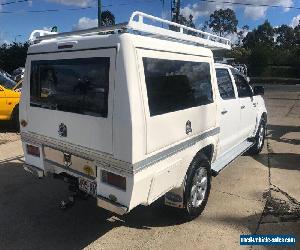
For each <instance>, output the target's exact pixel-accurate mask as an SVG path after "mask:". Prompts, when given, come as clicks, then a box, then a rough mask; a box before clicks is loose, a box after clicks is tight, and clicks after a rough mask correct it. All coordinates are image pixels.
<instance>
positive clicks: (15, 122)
mask: <svg viewBox="0 0 300 250" xmlns="http://www.w3.org/2000/svg"><path fill="white" fill-rule="evenodd" d="M11 123H12V126H13V127H14V128H15V129H16V130H17V131H19V130H20V122H19V105H17V106H16V107H15V108H14V110H13V112H12V117H11Z"/></svg>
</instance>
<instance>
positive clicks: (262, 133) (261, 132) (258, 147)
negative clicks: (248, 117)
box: [248, 119, 266, 155]
mask: <svg viewBox="0 0 300 250" xmlns="http://www.w3.org/2000/svg"><path fill="white" fill-rule="evenodd" d="M265 138H266V122H265V121H264V120H263V119H262V120H261V122H260V124H259V127H258V130H257V132H256V135H255V138H254V145H253V146H252V147H251V148H250V149H249V151H248V153H249V154H251V155H256V154H259V153H260V152H261V151H262V149H263V147H264V143H265Z"/></svg>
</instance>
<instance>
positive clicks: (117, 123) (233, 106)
mask: <svg viewBox="0 0 300 250" xmlns="http://www.w3.org/2000/svg"><path fill="white" fill-rule="evenodd" d="M145 20H147V22H146V21H145ZM153 22H154V23H155V22H156V23H159V24H158V25H156V26H155V25H154V24H153ZM149 23H151V24H149ZM162 25H164V26H165V27H166V28H163V27H162ZM169 26H173V30H174V29H176V30H177V31H178V32H176V31H172V30H171V29H169ZM31 40H32V41H33V42H32V45H31V46H30V48H29V50H28V57H27V61H26V73H25V84H24V86H23V89H22V100H21V106H20V124H21V137H22V142H23V149H24V154H25V161H26V163H25V165H24V168H25V169H26V170H28V171H30V172H34V173H35V174H37V175H38V176H39V177H40V178H42V177H44V176H47V175H50V174H51V175H53V176H55V177H58V178H62V179H63V180H65V181H67V182H69V183H70V187H71V190H73V191H74V192H81V191H84V192H85V193H88V194H90V195H91V196H94V197H95V198H96V199H97V204H98V206H100V207H102V208H105V209H107V210H110V211H112V212H114V213H117V214H124V213H128V212H129V211H131V210H132V209H133V208H134V207H136V206H138V205H145V206H147V205H149V204H151V203H153V202H154V201H155V200H157V199H158V198H160V197H163V196H165V203H166V204H167V205H170V206H174V207H177V208H181V209H182V211H183V212H184V213H183V214H185V215H186V216H187V218H189V219H192V218H195V217H197V216H198V215H200V213H201V212H202V211H203V209H204V207H205V205H206V202H207V199H208V196H209V192H210V186H211V176H216V175H217V173H218V172H219V171H221V170H222V169H223V168H224V167H225V166H226V165H228V164H229V163H230V162H231V161H233V160H234V159H235V158H236V157H238V156H239V155H241V154H243V153H244V152H246V151H248V152H249V153H253V154H254V153H259V152H260V151H261V149H262V147H263V143H264V136H265V127H266V122H267V111H266V108H265V105H264V101H263V98H262V97H261V95H262V94H263V88H262V87H254V88H252V87H251V86H250V85H249V84H248V82H247V80H246V78H245V77H244V76H243V75H241V74H240V73H239V72H238V71H237V70H235V69H234V68H232V67H230V66H227V65H222V64H216V65H215V64H214V60H213V54H212V49H230V42H229V40H227V39H225V38H221V37H218V36H215V35H211V34H209V33H205V32H202V31H198V30H195V29H192V28H188V27H185V26H183V25H180V24H176V23H172V22H169V21H166V20H163V19H160V18H157V17H153V16H150V15H147V14H144V13H141V12H135V13H133V15H132V17H131V19H130V21H129V23H126V24H120V25H116V26H113V27H102V28H95V29H89V30H83V31H75V32H70V33H61V34H48V35H46V36H39V37H31ZM79 190H80V191H79Z"/></svg>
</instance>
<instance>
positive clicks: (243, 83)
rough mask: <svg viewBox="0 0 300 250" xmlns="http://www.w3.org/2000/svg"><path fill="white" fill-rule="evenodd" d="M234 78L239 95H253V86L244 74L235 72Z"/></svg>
mask: <svg viewBox="0 0 300 250" xmlns="http://www.w3.org/2000/svg"><path fill="white" fill-rule="evenodd" d="M234 80H235V83H236V87H237V91H238V95H239V97H241V98H243V97H250V96H252V90H251V87H250V85H249V84H248V82H247V80H246V79H245V78H244V77H243V76H241V75H239V74H234Z"/></svg>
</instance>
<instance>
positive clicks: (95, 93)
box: [30, 57, 110, 117]
mask: <svg viewBox="0 0 300 250" xmlns="http://www.w3.org/2000/svg"><path fill="white" fill-rule="evenodd" d="M109 67H110V58H109V57H93V58H76V59H62V60H43V61H33V62H32V63H31V82H30V105H31V106H34V107H40V108H46V109H52V110H59V111H64V112H71V113H77V114H83V115H90V116H97V117H107V112H108V92H109Z"/></svg>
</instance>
